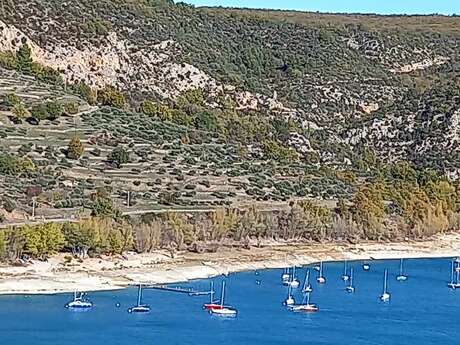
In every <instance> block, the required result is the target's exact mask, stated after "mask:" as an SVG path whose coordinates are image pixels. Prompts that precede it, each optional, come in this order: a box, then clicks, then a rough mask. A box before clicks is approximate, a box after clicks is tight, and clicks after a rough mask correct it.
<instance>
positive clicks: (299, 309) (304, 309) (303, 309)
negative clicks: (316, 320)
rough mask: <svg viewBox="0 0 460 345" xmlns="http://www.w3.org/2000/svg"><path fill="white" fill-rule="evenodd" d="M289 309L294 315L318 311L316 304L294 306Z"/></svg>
mask: <svg viewBox="0 0 460 345" xmlns="http://www.w3.org/2000/svg"><path fill="white" fill-rule="evenodd" d="M290 309H291V311H293V312H296V313H316V312H318V311H319V308H318V306H317V305H316V304H305V305H295V306H292V307H291V308H290Z"/></svg>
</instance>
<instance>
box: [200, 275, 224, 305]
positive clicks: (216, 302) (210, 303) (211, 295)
mask: <svg viewBox="0 0 460 345" xmlns="http://www.w3.org/2000/svg"><path fill="white" fill-rule="evenodd" d="M209 295H210V300H209V303H205V304H203V309H205V310H211V309H220V308H221V305H220V303H219V302H218V301H215V300H214V282H212V281H211V284H210V290H209Z"/></svg>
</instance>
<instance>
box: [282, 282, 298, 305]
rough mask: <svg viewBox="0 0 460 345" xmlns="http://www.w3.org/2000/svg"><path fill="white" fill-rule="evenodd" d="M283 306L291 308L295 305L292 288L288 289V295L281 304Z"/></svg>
mask: <svg viewBox="0 0 460 345" xmlns="http://www.w3.org/2000/svg"><path fill="white" fill-rule="evenodd" d="M283 304H284V305H285V306H291V305H293V304H295V300H294V297H292V288H291V286H289V287H288V295H287V298H286V300H285V301H284V302H283Z"/></svg>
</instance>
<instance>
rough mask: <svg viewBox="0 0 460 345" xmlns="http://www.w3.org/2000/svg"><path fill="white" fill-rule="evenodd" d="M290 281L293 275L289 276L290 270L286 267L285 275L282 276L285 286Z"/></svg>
mask: <svg viewBox="0 0 460 345" xmlns="http://www.w3.org/2000/svg"><path fill="white" fill-rule="evenodd" d="M289 279H291V275H290V274H289V268H288V267H285V268H284V271H283V274H282V275H281V281H282V282H283V284H286V283H287V282H289Z"/></svg>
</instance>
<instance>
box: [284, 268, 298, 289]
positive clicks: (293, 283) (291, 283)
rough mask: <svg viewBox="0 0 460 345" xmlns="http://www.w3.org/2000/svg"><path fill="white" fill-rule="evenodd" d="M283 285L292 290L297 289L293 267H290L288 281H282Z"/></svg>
mask: <svg viewBox="0 0 460 345" xmlns="http://www.w3.org/2000/svg"><path fill="white" fill-rule="evenodd" d="M283 285H285V286H290V287H292V288H293V289H297V288H298V287H299V285H300V282H299V280H298V279H297V277H296V275H295V266H294V267H292V274H291V275H290V276H289V279H288V280H287V281H283Z"/></svg>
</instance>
